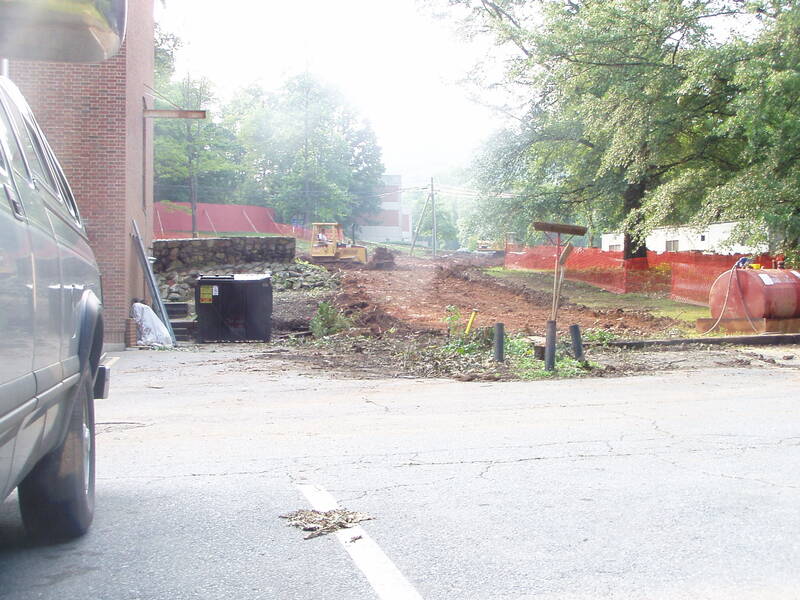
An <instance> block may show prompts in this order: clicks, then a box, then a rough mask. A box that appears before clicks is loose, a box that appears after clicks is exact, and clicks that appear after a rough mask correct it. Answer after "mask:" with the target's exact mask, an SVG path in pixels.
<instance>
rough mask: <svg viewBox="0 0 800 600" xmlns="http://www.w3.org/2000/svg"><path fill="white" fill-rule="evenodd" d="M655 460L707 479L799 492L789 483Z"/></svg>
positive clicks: (797, 488) (661, 459) (798, 488)
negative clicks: (713, 478)
mask: <svg viewBox="0 0 800 600" xmlns="http://www.w3.org/2000/svg"><path fill="white" fill-rule="evenodd" d="M657 460H660V461H662V462H665V463H667V464H668V465H672V466H673V467H675V468H676V469H681V470H683V471H689V472H690V473H699V474H700V475H706V476H708V477H721V478H723V479H735V480H738V481H748V482H751V483H760V484H762V485H768V486H770V487H775V488H786V489H790V490H800V485H792V484H790V483H776V482H774V481H769V480H768V479H760V478H758V477H745V476H744V475H730V474H728V473H712V472H711V471H705V470H703V469H693V468H692V467H689V466H686V465H682V464H680V463H678V462H676V461H671V460H666V459H664V458H660V457H658V458H657Z"/></svg>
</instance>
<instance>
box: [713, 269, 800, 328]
mask: <svg viewBox="0 0 800 600" xmlns="http://www.w3.org/2000/svg"><path fill="white" fill-rule="evenodd" d="M731 278H733V280H732V281H731ZM726 293H727V295H728V303H727V306H725V295H726ZM742 301H744V302H745V303H746V304H747V313H746V312H745V310H744V306H743V304H742ZM708 304H709V307H710V308H711V316H712V318H714V319H717V318H719V316H720V313H721V312H722V309H723V306H725V314H724V315H723V318H726V319H746V318H747V314H749V315H750V318H752V319H790V318H796V317H800V271H798V270H795V269H734V270H733V271H726V272H724V273H723V274H722V275H720V276H719V277H717V280H716V281H715V282H714V285H712V286H711V292H710V294H709V298H708Z"/></svg>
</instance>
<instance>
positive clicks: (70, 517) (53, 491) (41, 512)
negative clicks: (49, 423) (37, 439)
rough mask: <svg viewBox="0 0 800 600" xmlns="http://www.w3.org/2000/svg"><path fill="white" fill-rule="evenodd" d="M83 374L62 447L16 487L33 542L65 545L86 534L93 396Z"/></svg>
mask: <svg viewBox="0 0 800 600" xmlns="http://www.w3.org/2000/svg"><path fill="white" fill-rule="evenodd" d="M92 383H93V382H92V376H91V374H90V371H89V369H88V367H87V368H85V369H84V372H83V373H82V374H81V378H80V381H79V382H78V385H77V386H75V387H76V390H75V401H74V407H73V410H72V415H71V418H70V422H69V429H68V431H67V437H66V438H65V439H64V442H63V443H62V444H61V446H59V447H58V448H56V449H55V450H53V451H52V452H50V453H49V454H47V455H46V456H44V457H43V458H42V459H41V460H40V461H39V462H38V464H37V465H36V466H35V467H34V469H33V471H31V472H30V473H29V474H28V476H27V477H26V478H25V479H24V480H23V481H22V483H20V485H19V506H20V512H21V513H22V521H23V523H25V528H26V529H27V530H28V533H30V534H31V535H32V536H34V537H37V538H44V539H49V540H65V539H70V538H74V537H78V536H80V535H83V534H84V533H86V531H87V530H88V529H89V525H91V523H92V517H93V516H94V461H95V448H94V394H93V385H92Z"/></svg>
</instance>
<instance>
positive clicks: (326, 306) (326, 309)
mask: <svg viewBox="0 0 800 600" xmlns="http://www.w3.org/2000/svg"><path fill="white" fill-rule="evenodd" d="M352 325H353V323H352V321H351V320H350V319H348V318H347V317H345V316H344V315H343V314H342V313H341V312H339V311H338V310H337V309H336V307H335V306H333V305H332V304H330V303H329V302H320V304H319V306H318V307H317V313H316V314H315V315H314V316H313V317H312V319H311V323H310V326H311V333H312V334H313V335H314V337H315V338H322V337H325V336H327V335H333V334H334V333H339V332H340V331H344V330H345V329H349V328H350V327H351V326H352Z"/></svg>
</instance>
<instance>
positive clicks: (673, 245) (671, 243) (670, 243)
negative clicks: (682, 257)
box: [667, 240, 678, 252]
mask: <svg viewBox="0 0 800 600" xmlns="http://www.w3.org/2000/svg"><path fill="white" fill-rule="evenodd" d="M677 251H678V240H667V252H677Z"/></svg>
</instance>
